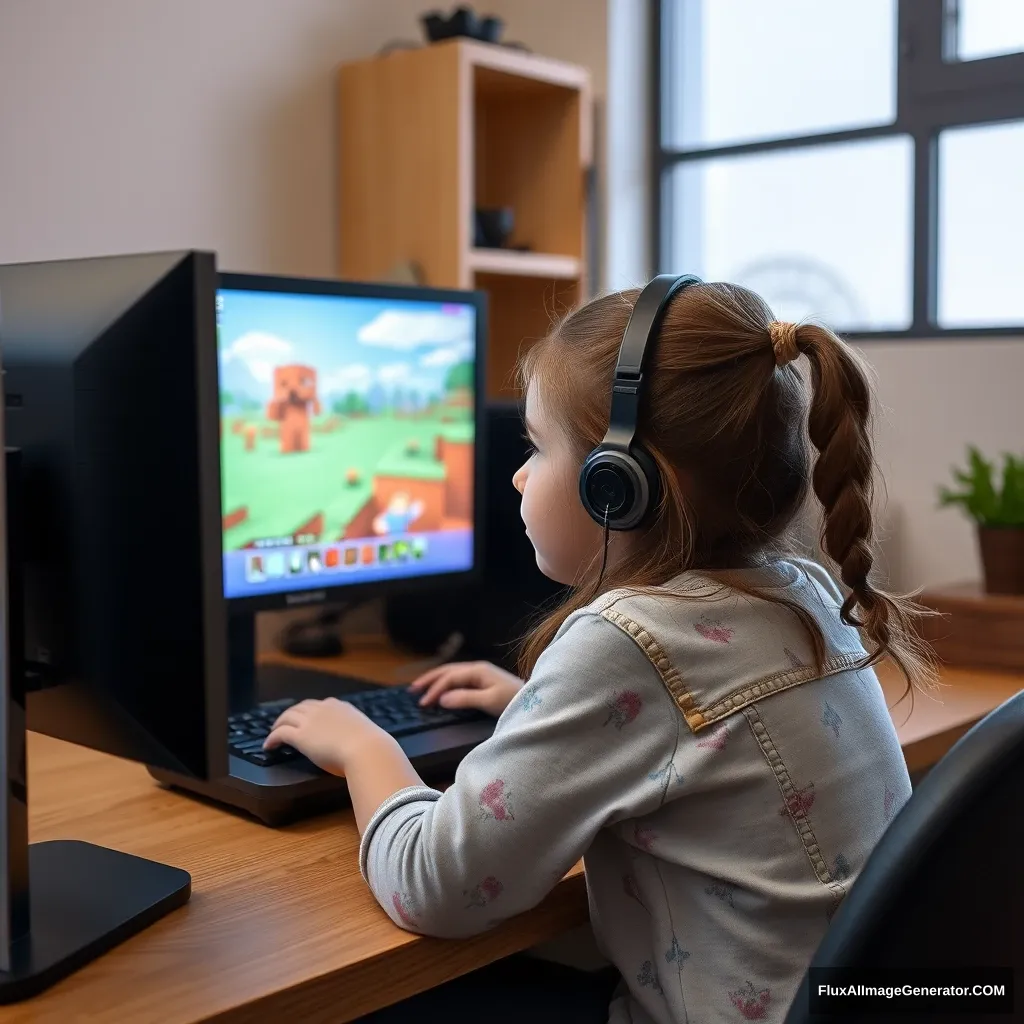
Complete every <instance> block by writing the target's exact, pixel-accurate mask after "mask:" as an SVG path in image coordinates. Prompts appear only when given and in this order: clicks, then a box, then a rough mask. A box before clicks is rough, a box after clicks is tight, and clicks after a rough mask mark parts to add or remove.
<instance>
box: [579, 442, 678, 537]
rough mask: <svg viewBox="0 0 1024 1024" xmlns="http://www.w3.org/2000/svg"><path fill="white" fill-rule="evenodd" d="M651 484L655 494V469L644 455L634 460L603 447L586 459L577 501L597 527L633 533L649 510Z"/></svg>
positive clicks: (613, 449) (625, 454) (614, 449)
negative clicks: (631, 531)
mask: <svg viewBox="0 0 1024 1024" xmlns="http://www.w3.org/2000/svg"><path fill="white" fill-rule="evenodd" d="M638 451H639V449H638ZM641 460H643V461H641ZM652 482H653V484H654V487H655V495H656V493H657V485H658V474H657V467H656V466H655V465H654V461H653V460H652V459H651V458H650V456H648V455H647V453H646V452H643V453H642V454H640V457H639V458H637V457H636V455H635V454H634V453H633V452H624V451H621V450H619V449H618V448H613V447H605V446H603V445H602V446H600V447H598V448H595V449H594V451H592V452H591V453H590V455H589V456H587V459H586V461H585V462H584V463H583V468H582V469H581V470H580V484H579V489H580V501H581V502H582V504H583V507H584V508H585V509H586V510H587V513H588V515H589V516H590V517H591V519H593V520H594V522H596V523H598V524H599V525H601V526H605V525H607V526H608V528H609V529H610V530H632V529H635V528H636V527H637V526H639V525H640V523H641V522H642V521H643V519H644V518H645V516H646V514H647V510H648V509H649V508H650V507H651V503H652V502H651V484H652ZM655 500H656V499H655Z"/></svg>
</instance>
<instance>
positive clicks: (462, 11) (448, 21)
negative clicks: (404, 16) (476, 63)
mask: <svg viewBox="0 0 1024 1024" xmlns="http://www.w3.org/2000/svg"><path fill="white" fill-rule="evenodd" d="M420 21H421V22H422V23H423V28H424V31H425V32H426V34H427V39H428V40H430V42H432V43H438V42H441V41H442V40H444V39H458V38H465V39H476V40H478V41H480V42H481V43H497V42H498V41H499V40H500V39H501V33H502V32H503V31H504V30H505V23H504V22H503V21H502V20H501V19H500V18H495V17H493V16H491V15H486V16H485V17H480V15H478V14H477V13H476V11H474V10H473V8H472V7H456V8H455V9H454V10H453V11H452V13H451V14H449V15H448V16H447V17H445V16H444V15H443V14H442V13H441V12H440V11H428V12H427V13H426V14H424V15H423V17H422V18H421V19H420Z"/></svg>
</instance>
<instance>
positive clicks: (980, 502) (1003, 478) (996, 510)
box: [938, 445, 1024, 527]
mask: <svg viewBox="0 0 1024 1024" xmlns="http://www.w3.org/2000/svg"><path fill="white" fill-rule="evenodd" d="M1002 460H1003V464H1002V470H1001V472H999V471H998V470H997V467H996V466H995V464H994V463H993V462H991V461H990V460H988V459H986V458H985V456H984V455H982V453H981V452H980V451H979V450H978V448H977V447H976V446H974V445H970V446H968V448H967V466H966V468H963V467H960V466H953V467H951V470H950V473H951V475H952V477H953V480H954V481H955V482H956V483H957V485H958V486H957V488H956V489H955V490H954V489H951V488H949V487H939V488H938V498H939V506H940V507H948V506H951V505H958V506H960V507H961V508H963V510H964V511H965V512H966V513H967V515H968V516H970V517H971V518H972V519H973V520H974V521H975V522H977V523H979V524H980V525H982V526H1015V527H1018V526H1019V527H1024V457H1022V456H1016V455H1013V454H1010V453H1003V456H1002ZM997 475H998V477H999V481H998V487H997V483H996V477H997Z"/></svg>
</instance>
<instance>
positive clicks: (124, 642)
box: [0, 252, 228, 1002]
mask: <svg viewBox="0 0 1024 1024" xmlns="http://www.w3.org/2000/svg"><path fill="white" fill-rule="evenodd" d="M216 288H217V268H216V261H215V258H214V257H213V256H212V255H211V254H203V253H194V252H175V253H164V254H147V255H140V256H123V257H107V258H96V259H82V260H62V261H55V262H47V263H33V264H21V265H15V266H0V361H2V366H3V375H4V376H3V380H4V399H5V416H4V427H5V433H6V437H5V443H6V445H7V446H8V449H7V450H8V455H7V458H6V460H5V461H6V470H7V472H8V473H9V474H10V478H9V479H8V480H7V485H8V486H7V492H8V500H7V501H6V502H5V506H6V511H7V515H6V516H5V517H4V520H3V525H4V526H5V527H7V526H10V528H11V532H14V531H18V536H14V537H9V538H7V539H6V540H4V548H3V550H4V551H5V553H6V557H7V562H8V565H7V567H6V568H7V572H6V580H5V582H6V584H7V586H6V587H5V588H4V589H5V591H6V593H0V600H2V599H3V598H6V605H7V607H5V608H2V609H0V613H2V626H3V641H4V646H6V650H3V651H0V655H2V656H3V660H2V664H0V668H3V669H4V672H3V680H2V682H3V693H2V695H0V696H2V700H3V708H2V709H0V713H2V714H3V746H4V751H3V752H4V757H3V759H2V765H0V770H3V772H4V773H5V777H4V779H3V780H2V785H0V799H2V802H3V806H2V808H0V813H2V815H3V818H4V821H3V823H2V824H3V826H4V836H5V843H4V848H3V850H0V860H2V864H0V867H2V871H3V878H0V1001H2V1002H8V1001H11V1000H13V999H20V998H23V997H25V996H28V995H32V994H34V992H36V991H39V990H40V989H41V988H44V987H46V986H47V985H49V984H52V983H53V982H54V981H55V980H57V978H59V977H62V976H63V975H65V974H67V973H69V972H70V971H71V970H73V969H75V968H76V967H77V966H79V965H81V964H82V963H83V962H85V961H86V960H88V959H91V958H92V957H94V956H96V955H98V954H99V953H101V952H103V951H104V950H106V949H108V948H110V947H111V946H113V945H115V944H116V943H117V942H120V941H121V940H123V939H124V938H126V937H127V936H128V935H131V934H133V933H134V932H136V931H138V930H140V929H141V928H143V927H145V926H146V925H148V924H149V923H151V922H152V921H154V920H156V919H157V918H158V917H160V916H162V915H163V914H164V913H166V912H168V911H169V910H170V909H173V908H174V907H176V906H179V905H181V904H182V903H183V902H185V901H186V900H187V899H188V897H189V893H190V880H189V876H188V875H187V873H186V872H184V871H180V870H178V869H176V868H171V867H168V866H166V865H161V864H155V863H153V862H151V861H146V860H142V859H140V858H137V857H130V856H128V855H125V854H121V853H117V852H116V851H113V850H106V849H104V848H102V847H97V846H92V845H90V844H86V843H75V842H60V843H35V844H32V845H31V846H28V845H27V834H26V828H25V823H26V822H25V802H26V801H25V799H24V783H25V737H24V726H25V721H26V717H25V715H23V714H22V712H23V711H26V712H27V724H28V728H30V729H33V730H36V731H38V732H43V733H48V734H50V735H52V736H56V737H59V738H61V739H65V740H70V741H72V742H75V743H79V744H83V745H85V746H88V747H93V748H95V749H97V750H101V751H106V752H108V753H111V754H115V755H117V756H119V757H124V758H130V759H133V760H136V761H139V762H142V763H145V764H147V765H161V766H163V767H165V768H167V769H170V770H174V771H178V772H182V773H185V774H187V775H189V776H192V777H197V778H203V779H207V778H217V777H220V776H223V775H225V774H226V773H227V770H228V755H227V749H226V742H225V736H226V727H227V688H228V687H227V671H228V668H227V641H226V621H227V618H226V603H225V600H224V594H223V586H222V580H223V572H222V558H221V509H220V449H219V444H218V423H219V409H218V396H217V380H218V376H217V345H216V330H217V325H216ZM12 627H13V629H14V632H13V633H12V632H11V628H12ZM30 907H31V910H30V909H29V908H30ZM30 922H31V929H30ZM69 922H71V923H72V924H73V926H72V924H69Z"/></svg>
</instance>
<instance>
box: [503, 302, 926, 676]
mask: <svg viewBox="0 0 1024 1024" xmlns="http://www.w3.org/2000/svg"><path fill="white" fill-rule="evenodd" d="M638 295H639V290H636V289H634V290H630V291H625V292H613V293H611V294H608V295H604V296H601V297H599V298H596V299H594V300H593V301H591V302H588V303H586V304H585V305H583V306H581V307H580V308H578V309H576V310H574V311H572V312H570V313H569V314H568V315H567V316H566V317H565V318H564V319H563V320H562V321H561V322H560V323H558V324H557V325H556V326H555V328H554V329H553V330H552V331H551V333H550V334H549V335H548V336H547V337H546V338H545V339H544V340H542V341H540V342H538V343H537V344H536V345H534V346H533V347H532V348H531V349H529V351H528V352H527V354H526V356H525V358H524V359H523V360H522V361H521V364H520V368H519V373H520V383H521V385H522V387H523V390H524V393H525V390H526V389H527V388H528V387H529V385H530V384H531V383H534V385H535V387H536V389H537V396H538V399H539V401H540V403H541V405H542V407H543V409H544V411H545V414H546V416H547V417H549V418H550V420H551V422H553V423H557V424H558V425H559V426H560V428H561V429H562V431H563V434H564V436H565V438H566V439H567V440H568V442H569V443H570V444H571V445H572V446H573V451H574V456H575V457H576V458H577V459H578V462H579V464H580V465H582V463H583V460H584V458H585V457H586V455H587V453H588V452H589V451H590V450H591V449H592V448H594V447H595V446H596V445H597V444H598V443H599V442H600V440H601V438H602V437H603V436H604V432H605V429H606V428H607V425H608V415H609V394H610V389H611V380H612V376H613V373H614V369H615V362H616V358H617V355H618V349H619V344H620V342H621V340H622V335H623V332H624V331H625V328H626V322H627V320H628V319H629V315H630V313H631V311H632V309H633V304H634V303H635V302H636V299H637V296H638ZM799 354H802V355H805V356H806V357H807V360H808V362H809V364H810V371H811V373H810V377H811V381H810V383H811V387H810V394H808V390H809V389H808V386H807V383H806V381H805V379H804V377H803V376H802V375H801V374H800V373H799V372H798V370H797V369H796V367H795V366H791V365H788V363H789V361H790V360H791V359H793V358H795V357H796V356H797V355H799ZM647 367H648V370H647V372H646V374H645V378H646V379H645V388H646V391H645V394H644V398H643V402H642V405H641V412H640V420H639V423H638V430H637V437H638V440H639V441H640V442H641V443H642V444H643V445H644V446H645V447H646V449H647V450H648V451H649V452H650V454H651V455H652V456H653V458H654V460H655V462H656V463H657V466H658V469H659V474H660V477H661V483H662V487H661V498H660V501H659V502H658V505H657V508H656V509H655V510H654V512H653V514H652V515H651V516H650V518H649V520H648V521H647V523H645V524H644V526H642V527H641V528H640V530H639V531H638V537H637V543H636V544H635V546H634V547H633V548H632V550H631V551H630V552H629V553H628V554H627V555H625V556H624V557H623V559H622V560H621V561H618V562H617V563H616V564H614V565H613V566H612V567H611V568H610V569H609V571H608V572H607V573H605V574H604V575H603V576H601V575H600V574H599V570H598V561H597V560H595V563H594V564H593V565H592V566H591V567H590V568H589V569H588V570H587V571H586V573H585V575H584V578H582V579H580V580H578V581H577V582H576V584H575V586H574V587H573V589H572V590H571V591H570V593H569V596H568V598H567V600H566V601H564V602H563V603H562V604H561V605H560V606H559V607H558V608H557V609H556V610H554V611H553V612H551V613H550V614H549V615H547V617H546V618H544V619H543V620H542V621H541V622H540V624H539V625H538V626H537V627H536V629H535V630H534V631H533V632H532V633H531V634H530V635H529V636H528V637H527V638H526V641H525V643H524V646H523V649H522V652H521V658H520V667H521V669H522V671H523V674H524V676H528V675H529V673H530V672H531V671H532V670H533V666H534V665H535V664H536V661H537V658H538V657H539V656H540V654H541V652H542V651H543V650H544V649H545V648H546V647H547V646H548V644H549V643H550V642H551V641H552V639H553V638H554V636H555V634H556V633H557V632H558V629H559V627H560V626H561V625H562V623H563V622H564V621H565V619H566V618H567V617H568V616H569V615H570V614H571V613H572V612H573V611H575V610H576V609H578V608H581V607H583V606H584V605H586V604H588V603H589V602H590V601H592V600H593V599H594V598H595V597H596V596H598V594H599V593H600V592H607V591H609V590H614V589H618V588H622V587H625V588H628V589H636V590H644V589H647V588H651V587H657V586H660V585H663V584H665V583H667V582H668V581H669V580H671V579H672V578H673V577H675V576H677V575H678V574H679V573H681V572H683V571H685V570H688V569H699V570H702V571H704V572H706V573H708V574H709V575H710V576H711V577H712V578H714V579H717V580H719V581H720V582H721V583H722V585H723V586H728V587H731V588H733V589H735V590H739V591H741V592H743V593H747V594H750V595H751V596H757V597H762V598H764V599H766V600H770V601H774V602H776V603H781V604H783V605H786V606H787V607H789V608H790V609H791V610H792V611H793V612H794V614H796V615H797V616H798V617H799V619H800V620H801V621H802V622H803V624H804V626H805V627H806V629H807V630H808V632H809V634H810V637H811V641H812V646H813V650H814V657H815V662H816V665H817V666H818V669H819V671H823V670H824V661H825V642H824V638H823V636H822V633H821V630H820V628H819V627H818V625H817V623H816V622H815V621H814V619H813V618H812V617H811V615H810V614H809V613H807V612H806V611H805V610H804V609H803V608H802V607H800V606H799V605H798V604H796V603H795V602H791V601H789V600H787V599H785V598H783V597H780V596H779V593H778V592H777V591H776V592H775V593H772V592H771V590H769V589H762V590H757V589H755V588H752V587H750V585H749V584H747V583H741V582H740V581H739V580H737V579H735V578H733V577H732V576H731V575H730V572H729V570H730V569H733V568H737V567H739V566H741V565H744V564H748V563H749V562H750V561H751V560H754V561H756V560H757V559H759V558H762V557H764V556H765V555H766V554H769V553H776V554H778V553H782V552H783V551H784V550H785V548H786V536H787V531H788V530H789V528H790V527H791V526H792V524H793V522H794V520H795V518H796V516H797V514H798V512H800V510H801V508H802V507H803V505H804V499H805V498H806V496H807V492H808V488H809V487H811V488H813V491H814V494H815V495H816V497H817V499H818V501H819V502H820V504H821V508H822V511H823V520H822V530H821V546H822V548H823V550H824V552H825V554H826V555H827V556H828V557H829V558H830V559H832V560H833V561H834V562H835V564H836V566H837V567H838V569H839V575H840V578H841V579H842V581H843V584H844V585H845V588H846V590H847V592H848V596H847V597H846V599H845V600H844V602H843V605H842V610H841V619H842V621H843V622H844V623H846V624H848V625H852V626H856V627H859V628H860V630H861V633H862V635H863V637H864V639H865V641H866V642H865V647H866V649H867V651H868V656H867V658H866V659H865V662H864V663H865V664H866V665H871V664H875V663H876V662H878V661H879V660H881V659H882V658H886V657H887V658H890V659H891V660H892V661H893V662H895V663H896V665H897V666H898V667H899V668H900V670H901V672H902V673H903V676H904V678H905V679H906V681H907V689H906V690H905V691H904V696H906V693H907V692H910V691H911V688H912V686H913V685H915V684H916V685H920V686H926V685H928V684H930V683H931V682H932V681H933V679H934V669H933V667H932V661H931V654H930V652H929V650H928V648H927V646H926V645H925V644H924V643H923V642H922V640H921V639H920V637H919V636H918V634H917V631H916V628H915V627H916V623H915V619H916V618H917V617H919V616H920V615H922V614H927V612H925V611H924V609H921V608H919V607H918V606H917V605H915V604H914V602H913V601H912V600H910V599H909V598H906V597H900V596H895V595H892V594H888V593H885V592H884V591H883V590H881V589H879V588H878V587H877V586H875V585H874V584H873V583H872V582H871V579H870V576H871V572H872V542H873V537H874V524H873V521H872V486H873V483H874V461H873V456H872V447H871V390H870V386H869V383H868V376H867V373H866V371H865V367H864V365H863V363H862V362H861V360H860V359H859V357H858V356H857V354H856V353H855V352H854V351H853V350H852V349H851V348H850V347H849V346H847V345H846V344H845V343H844V342H842V341H841V340H840V339H839V338H838V337H837V336H836V335H835V334H833V333H832V332H831V331H830V330H828V329H827V328H825V327H821V326H817V325H815V324H800V325H799V326H797V325H792V324H779V323H777V322H775V321H774V318H773V317H772V314H771V311H770V310H769V309H768V307H767V306H766V304H765V303H764V302H763V301H762V300H761V298H760V297H758V296H757V295H755V294H754V293H753V292H751V291H749V290H748V289H746V288H741V287H738V286H736V285H730V284H702V285H693V286H691V287H689V288H687V289H685V290H684V291H683V292H681V293H680V294H678V295H677V296H676V298H674V299H673V300H672V302H671V304H670V305H669V307H668V309H667V311H666V315H665V318H664V321H663V323H662V327H661V330H660V332H659V335H658V338H657V340H656V342H655V344H654V347H653V350H652V351H651V352H650V353H649V354H648V361H647ZM808 441H809V442H810V445H813V447H814V448H815V449H816V450H817V453H818V457H817V460H816V462H815V463H814V467H813V472H812V470H811V455H810V446H809V445H808Z"/></svg>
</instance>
